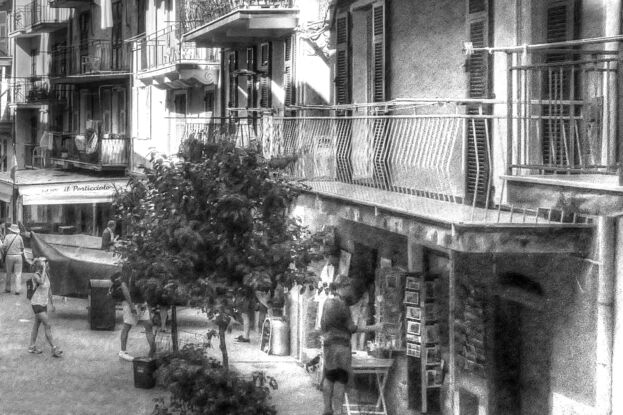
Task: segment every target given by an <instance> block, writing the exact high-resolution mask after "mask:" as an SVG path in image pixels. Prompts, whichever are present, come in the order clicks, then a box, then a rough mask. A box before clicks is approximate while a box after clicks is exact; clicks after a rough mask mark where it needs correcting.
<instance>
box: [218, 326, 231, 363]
mask: <svg viewBox="0 0 623 415" xmlns="http://www.w3.org/2000/svg"><path fill="white" fill-rule="evenodd" d="M226 330H227V325H226V324H225V325H224V324H219V325H218V338H219V342H220V348H221V354H222V355H223V367H224V368H225V370H229V357H228V356H227V345H226V344H225V331H226Z"/></svg>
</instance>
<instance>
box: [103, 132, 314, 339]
mask: <svg viewBox="0 0 623 415" xmlns="http://www.w3.org/2000/svg"><path fill="white" fill-rule="evenodd" d="M152 165H153V167H152V168H150V169H148V170H146V172H145V173H146V174H145V177H142V178H133V179H131V181H130V185H129V187H128V189H127V190H126V191H124V192H121V193H119V194H118V195H117V197H116V200H115V201H114V204H113V206H114V207H115V210H116V213H117V217H118V218H119V219H121V220H122V221H123V222H124V223H125V224H127V229H128V232H127V237H126V238H125V239H124V240H123V241H122V243H121V244H120V246H118V248H117V252H118V253H119V254H120V255H121V257H122V259H123V266H124V271H125V272H128V273H130V274H131V275H133V277H134V278H135V280H136V281H138V283H139V285H140V286H142V288H143V291H144V292H145V294H146V297H147V298H146V299H147V301H148V302H151V303H165V304H166V303H174V302H178V303H179V302H180V301H183V302H187V301H190V303H191V304H193V305H196V306H200V307H202V308H203V309H204V310H205V311H206V313H207V314H208V316H209V317H211V318H214V319H216V321H217V323H218V324H219V327H221V326H223V325H226V324H228V323H229V319H230V318H231V316H232V315H234V314H235V313H236V305H237V301H238V299H240V298H241V297H243V296H244V295H240V294H241V293H245V292H246V293H248V292H252V291H253V290H257V289H261V290H274V289H275V288H276V287H291V286H292V285H293V284H295V283H305V282H308V281H310V280H311V278H312V276H311V275H310V274H309V273H308V271H307V265H308V263H309V262H310V260H312V259H313V258H314V257H316V256H317V255H319V254H320V250H319V246H318V244H317V240H316V238H313V237H311V235H310V234H309V232H308V231H307V230H306V229H305V228H304V227H303V226H301V224H300V223H299V221H298V220H297V219H295V218H292V217H291V216H290V215H289V210H290V206H291V204H292V202H293V201H294V200H295V198H296V197H297V196H298V194H299V192H300V191H301V190H302V187H301V186H300V185H299V184H297V183H295V182H291V181H289V180H287V178H286V177H285V176H284V175H283V174H282V173H281V172H280V171H279V170H277V169H274V168H271V167H270V166H269V165H268V163H267V162H266V161H265V160H264V159H263V158H262V157H261V155H260V152H259V151H258V149H254V148H246V149H242V148H238V147H236V146H235V145H234V144H233V143H231V142H229V141H221V142H219V143H215V144H206V143H203V142H200V141H196V140H190V141H186V142H185V143H184V144H183V146H182V147H181V151H180V157H179V158H178V159H168V158H166V157H162V156H161V157H155V158H154V159H153V161H152Z"/></svg>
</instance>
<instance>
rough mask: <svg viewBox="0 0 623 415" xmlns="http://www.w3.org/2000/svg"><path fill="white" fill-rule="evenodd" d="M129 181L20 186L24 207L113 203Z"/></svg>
mask: <svg viewBox="0 0 623 415" xmlns="http://www.w3.org/2000/svg"><path fill="white" fill-rule="evenodd" d="M127 184H128V180H127V179H117V180H107V181H106V180H98V181H90V182H80V183H75V182H74V183H54V184H48V183H46V184H30V185H19V186H18V189H19V194H20V195H21V196H22V205H24V206H27V205H67V204H84V203H107V202H112V200H113V197H114V195H115V193H116V192H117V190H121V189H125V188H126V186H127Z"/></svg>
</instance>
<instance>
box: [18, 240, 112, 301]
mask: <svg viewBox="0 0 623 415" xmlns="http://www.w3.org/2000/svg"><path fill="white" fill-rule="evenodd" d="M30 244H31V248H32V254H33V257H35V258H36V257H40V256H44V257H46V258H47V259H48V261H49V264H50V270H49V275H50V283H51V285H52V292H53V293H54V294H55V295H61V296H65V297H86V296H87V295H88V294H89V280H92V279H96V280H97V279H106V280H109V279H110V277H111V276H112V275H113V274H114V273H115V272H118V271H120V267H119V266H117V265H114V264H110V263H106V262H97V261H96V258H94V257H93V256H92V255H91V256H90V257H88V258H86V259H79V258H72V257H70V256H68V255H65V254H63V253H62V252H61V251H60V250H59V249H58V248H56V247H54V246H52V245H50V244H48V243H47V242H45V241H44V240H43V239H42V238H41V237H39V236H38V235H37V234H36V233H35V232H31V236H30Z"/></svg>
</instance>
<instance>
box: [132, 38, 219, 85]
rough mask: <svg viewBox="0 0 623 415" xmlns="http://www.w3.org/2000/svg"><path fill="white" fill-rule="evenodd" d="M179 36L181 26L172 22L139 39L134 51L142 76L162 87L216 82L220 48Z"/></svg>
mask: <svg viewBox="0 0 623 415" xmlns="http://www.w3.org/2000/svg"><path fill="white" fill-rule="evenodd" d="M178 39H179V36H178V29H177V28H176V27H175V26H169V27H166V28H164V29H162V30H159V31H158V32H155V33H152V34H150V35H147V36H146V37H144V38H142V39H140V40H137V41H136V43H135V46H134V53H135V56H136V61H137V68H138V74H137V77H138V79H140V80H141V81H142V82H143V83H145V84H153V85H155V86H159V87H162V88H188V87H190V86H193V85H210V84H216V83H217V82H218V64H219V52H218V50H216V49H212V48H198V47H196V45H195V44H194V43H191V42H179V41H178Z"/></svg>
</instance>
